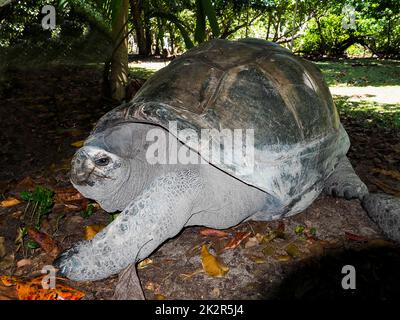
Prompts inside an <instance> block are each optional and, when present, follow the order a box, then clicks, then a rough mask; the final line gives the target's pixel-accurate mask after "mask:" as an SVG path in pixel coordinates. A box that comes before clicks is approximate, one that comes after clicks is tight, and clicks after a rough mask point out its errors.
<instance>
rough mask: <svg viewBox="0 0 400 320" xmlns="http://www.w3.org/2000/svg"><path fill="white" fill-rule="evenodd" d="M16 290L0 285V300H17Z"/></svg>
mask: <svg viewBox="0 0 400 320" xmlns="http://www.w3.org/2000/svg"><path fill="white" fill-rule="evenodd" d="M17 299H18V296H17V292H16V291H15V289H14V288H12V287H6V286H2V285H0V301H2V300H17Z"/></svg>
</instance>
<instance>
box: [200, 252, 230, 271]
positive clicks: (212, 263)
mask: <svg viewBox="0 0 400 320" xmlns="http://www.w3.org/2000/svg"><path fill="white" fill-rule="evenodd" d="M201 263H202V265H203V269H204V271H205V272H207V273H208V274H209V275H210V276H212V277H222V276H224V275H225V274H226V273H227V272H228V271H229V268H228V267H227V266H225V265H223V264H222V263H221V262H220V261H218V259H217V258H216V257H214V256H213V255H212V254H211V253H209V252H208V250H207V247H206V245H204V244H203V246H202V247H201Z"/></svg>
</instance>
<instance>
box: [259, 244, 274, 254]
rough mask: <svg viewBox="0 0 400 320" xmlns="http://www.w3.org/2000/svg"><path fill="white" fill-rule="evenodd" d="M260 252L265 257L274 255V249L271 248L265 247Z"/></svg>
mask: <svg viewBox="0 0 400 320" xmlns="http://www.w3.org/2000/svg"><path fill="white" fill-rule="evenodd" d="M261 252H262V253H263V254H264V255H266V256H272V255H274V254H275V248H274V247H272V246H265V247H264V248H263V249H262V250H261Z"/></svg>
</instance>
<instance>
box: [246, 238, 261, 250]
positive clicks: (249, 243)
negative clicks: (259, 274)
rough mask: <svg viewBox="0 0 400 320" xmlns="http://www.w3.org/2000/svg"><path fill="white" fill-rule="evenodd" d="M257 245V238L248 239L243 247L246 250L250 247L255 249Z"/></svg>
mask: <svg viewBox="0 0 400 320" xmlns="http://www.w3.org/2000/svg"><path fill="white" fill-rule="evenodd" d="M258 244H259V242H258V239H257V237H255V236H254V237H251V238H249V240H247V242H246V243H245V245H244V247H245V248H246V249H247V248H251V247H255V246H257V245H258Z"/></svg>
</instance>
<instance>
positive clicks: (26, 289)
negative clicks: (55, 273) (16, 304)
mask: <svg viewBox="0 0 400 320" xmlns="http://www.w3.org/2000/svg"><path fill="white" fill-rule="evenodd" d="M43 277H44V276H40V277H37V278H34V279H32V280H29V281H23V280H19V279H18V278H16V277H9V276H2V277H0V280H1V281H2V282H3V284H4V285H5V286H8V287H10V286H15V288H16V292H17V296H18V299H19V300H80V299H82V298H83V297H84V296H85V294H84V293H83V292H81V291H79V290H76V289H74V288H71V287H69V286H66V285H64V284H62V283H60V281H57V283H56V287H55V288H54V289H44V288H43V286H42V280H43Z"/></svg>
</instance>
